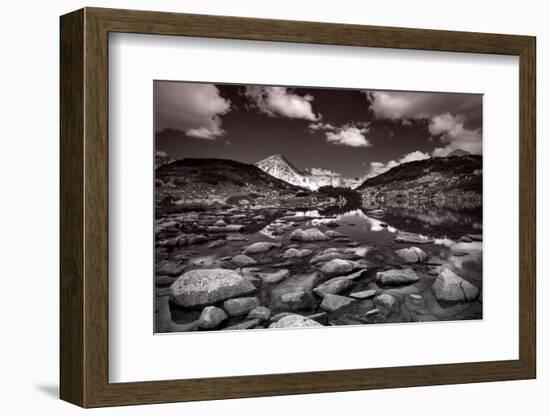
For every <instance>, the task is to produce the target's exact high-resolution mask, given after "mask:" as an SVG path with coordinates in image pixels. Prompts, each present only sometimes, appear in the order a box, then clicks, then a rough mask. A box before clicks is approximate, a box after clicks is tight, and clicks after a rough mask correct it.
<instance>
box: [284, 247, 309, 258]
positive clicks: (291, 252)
mask: <svg viewBox="0 0 550 416" xmlns="http://www.w3.org/2000/svg"><path fill="white" fill-rule="evenodd" d="M311 253H313V252H312V251H311V250H310V249H308V248H304V249H302V250H299V249H297V248H289V249H288V250H286V251H285V253H284V254H283V258H284V259H292V258H294V257H296V258H302V257H307V256H309V255H310V254H311Z"/></svg>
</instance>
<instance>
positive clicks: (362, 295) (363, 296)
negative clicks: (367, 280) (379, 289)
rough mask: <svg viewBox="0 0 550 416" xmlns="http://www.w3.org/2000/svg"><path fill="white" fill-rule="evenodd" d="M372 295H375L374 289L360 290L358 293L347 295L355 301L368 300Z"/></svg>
mask: <svg viewBox="0 0 550 416" xmlns="http://www.w3.org/2000/svg"><path fill="white" fill-rule="evenodd" d="M374 295H376V290H374V289H369V290H361V291H359V292H353V293H350V294H349V296H350V297H352V298H355V299H370V298H372V297H373V296H374Z"/></svg>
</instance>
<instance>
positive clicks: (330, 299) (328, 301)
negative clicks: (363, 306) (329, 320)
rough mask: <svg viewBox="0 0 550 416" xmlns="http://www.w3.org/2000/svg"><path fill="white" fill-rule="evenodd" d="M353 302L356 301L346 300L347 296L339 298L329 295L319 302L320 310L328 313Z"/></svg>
mask: <svg viewBox="0 0 550 416" xmlns="http://www.w3.org/2000/svg"><path fill="white" fill-rule="evenodd" d="M355 301H356V299H353V298H348V297H347V296H339V295H333V294H331V293H329V294H328V295H326V296H325V297H324V298H323V302H321V309H323V310H325V311H328V312H334V311H337V310H338V309H340V308H343V307H344V306H347V305H349V304H350V303H352V302H355Z"/></svg>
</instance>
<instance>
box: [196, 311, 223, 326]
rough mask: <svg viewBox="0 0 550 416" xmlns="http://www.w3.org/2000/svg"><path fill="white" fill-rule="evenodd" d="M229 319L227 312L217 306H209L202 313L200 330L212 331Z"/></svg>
mask: <svg viewBox="0 0 550 416" xmlns="http://www.w3.org/2000/svg"><path fill="white" fill-rule="evenodd" d="M226 319H227V315H226V314H225V312H224V311H223V310H222V309H220V308H216V307H215V306H207V307H206V308H204V309H203V310H202V312H201V316H200V318H199V328H202V329H212V328H216V327H217V326H218V325H219V324H221V323H222V322H223V321H225V320H226Z"/></svg>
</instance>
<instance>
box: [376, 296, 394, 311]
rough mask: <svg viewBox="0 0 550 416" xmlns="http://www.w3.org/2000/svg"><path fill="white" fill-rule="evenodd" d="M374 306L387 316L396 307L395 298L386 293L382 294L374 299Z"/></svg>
mask: <svg viewBox="0 0 550 416" xmlns="http://www.w3.org/2000/svg"><path fill="white" fill-rule="evenodd" d="M374 304H375V305H376V307H377V308H378V309H379V310H381V311H382V312H383V313H385V314H389V313H390V312H392V311H394V310H395V309H396V307H397V304H396V301H395V298H394V297H393V296H392V295H390V294H388V293H382V294H381V295H378V296H376V297H375V298H374Z"/></svg>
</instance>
